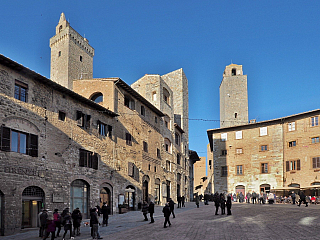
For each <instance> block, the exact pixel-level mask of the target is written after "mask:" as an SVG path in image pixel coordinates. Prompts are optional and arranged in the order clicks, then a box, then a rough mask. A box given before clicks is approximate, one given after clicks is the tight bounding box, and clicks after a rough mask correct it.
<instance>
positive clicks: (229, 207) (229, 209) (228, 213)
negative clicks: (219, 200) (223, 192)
mask: <svg viewBox="0 0 320 240" xmlns="http://www.w3.org/2000/svg"><path fill="white" fill-rule="evenodd" d="M231 205H232V201H231V196H230V195H228V196H227V203H226V206H227V215H231Z"/></svg>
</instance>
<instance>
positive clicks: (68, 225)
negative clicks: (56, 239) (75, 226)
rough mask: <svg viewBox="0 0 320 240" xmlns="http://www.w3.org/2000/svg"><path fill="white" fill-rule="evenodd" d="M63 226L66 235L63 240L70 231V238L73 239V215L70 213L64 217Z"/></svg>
mask: <svg viewBox="0 0 320 240" xmlns="http://www.w3.org/2000/svg"><path fill="white" fill-rule="evenodd" d="M62 225H63V227H64V233H63V237H62V239H65V237H66V235H67V232H68V231H70V238H71V239H73V235H72V218H71V214H70V212H69V211H68V212H67V213H66V214H65V215H64V217H63V222H62Z"/></svg>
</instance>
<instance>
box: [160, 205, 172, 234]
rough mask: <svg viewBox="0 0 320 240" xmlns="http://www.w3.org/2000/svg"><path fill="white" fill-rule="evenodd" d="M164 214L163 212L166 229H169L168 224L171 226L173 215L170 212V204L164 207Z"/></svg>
mask: <svg viewBox="0 0 320 240" xmlns="http://www.w3.org/2000/svg"><path fill="white" fill-rule="evenodd" d="M162 212H163V215H164V226H163V227H164V228H166V227H167V223H168V224H169V227H170V226H171V223H170V214H171V211H170V207H169V203H166V205H165V206H164V207H163V209H162Z"/></svg>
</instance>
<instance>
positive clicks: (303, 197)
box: [298, 191, 308, 207]
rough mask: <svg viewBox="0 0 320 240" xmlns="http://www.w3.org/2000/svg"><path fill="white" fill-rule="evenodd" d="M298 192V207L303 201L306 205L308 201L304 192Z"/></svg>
mask: <svg viewBox="0 0 320 240" xmlns="http://www.w3.org/2000/svg"><path fill="white" fill-rule="evenodd" d="M298 194H299V196H300V199H299V205H298V206H299V207H300V205H301V203H302V202H303V203H305V204H306V207H308V202H307V201H306V195H305V194H304V192H303V191H300V192H299V193H298Z"/></svg>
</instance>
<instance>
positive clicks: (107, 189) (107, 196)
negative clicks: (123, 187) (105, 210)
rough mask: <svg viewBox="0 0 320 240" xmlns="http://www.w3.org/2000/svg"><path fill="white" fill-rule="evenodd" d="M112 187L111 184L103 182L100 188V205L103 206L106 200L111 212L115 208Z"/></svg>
mask: <svg viewBox="0 0 320 240" xmlns="http://www.w3.org/2000/svg"><path fill="white" fill-rule="evenodd" d="M112 195H113V194H112V187H111V186H110V185H109V184H103V185H102V186H101V188H100V207H102V206H103V203H104V202H106V203H107V204H108V206H109V207H110V214H112V212H113V211H112V210H113V200H112V199H113V196H112Z"/></svg>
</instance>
